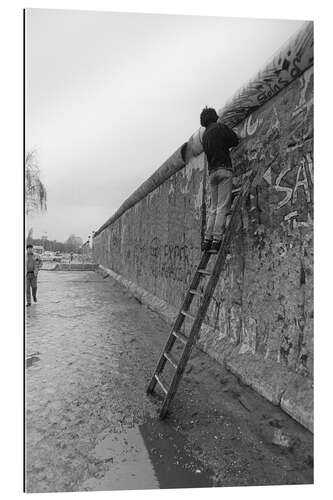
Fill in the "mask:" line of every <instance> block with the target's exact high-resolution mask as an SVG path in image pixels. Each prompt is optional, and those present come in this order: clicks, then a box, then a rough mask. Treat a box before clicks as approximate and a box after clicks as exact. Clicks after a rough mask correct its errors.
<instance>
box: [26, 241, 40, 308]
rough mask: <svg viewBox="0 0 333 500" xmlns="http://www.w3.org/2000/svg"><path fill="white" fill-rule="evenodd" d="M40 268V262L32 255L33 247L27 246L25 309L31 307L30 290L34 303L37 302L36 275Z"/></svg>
mask: <svg viewBox="0 0 333 500" xmlns="http://www.w3.org/2000/svg"><path fill="white" fill-rule="evenodd" d="M39 268H40V260H39V258H38V257H37V258H36V257H35V255H34V253H33V246H32V245H30V244H29V245H27V256H26V298H27V307H29V306H31V290H32V297H33V300H34V302H37V275H38V271H39Z"/></svg>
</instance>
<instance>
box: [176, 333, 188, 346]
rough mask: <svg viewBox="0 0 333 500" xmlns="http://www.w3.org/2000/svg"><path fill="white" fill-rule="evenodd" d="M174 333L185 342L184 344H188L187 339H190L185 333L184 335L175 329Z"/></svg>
mask: <svg viewBox="0 0 333 500" xmlns="http://www.w3.org/2000/svg"><path fill="white" fill-rule="evenodd" d="M172 335H174V336H175V337H176V338H177V339H179V340H180V341H181V342H183V344H187V341H188V339H187V338H186V337H185V335H183V334H182V333H180V332H176V331H175V330H174V331H173V332H172Z"/></svg>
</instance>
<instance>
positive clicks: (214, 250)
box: [210, 240, 222, 253]
mask: <svg viewBox="0 0 333 500" xmlns="http://www.w3.org/2000/svg"><path fill="white" fill-rule="evenodd" d="M221 243H222V241H221V240H213V243H212V246H211V247H210V251H211V252H212V253H217V252H218V251H219V250H220V247H221Z"/></svg>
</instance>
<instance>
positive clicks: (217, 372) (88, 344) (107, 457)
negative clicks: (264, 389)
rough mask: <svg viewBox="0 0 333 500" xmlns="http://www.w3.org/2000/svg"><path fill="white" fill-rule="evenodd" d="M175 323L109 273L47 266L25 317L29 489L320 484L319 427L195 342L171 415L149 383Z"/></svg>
mask: <svg viewBox="0 0 333 500" xmlns="http://www.w3.org/2000/svg"><path fill="white" fill-rule="evenodd" d="M168 332H169V327H168V326H167V325H166V324H165V323H164V322H163V321H162V320H161V319H160V318H159V317H158V316H157V315H156V314H155V313H153V312H152V311H150V310H148V309H147V308H145V307H144V306H142V305H141V304H140V303H139V302H138V301H137V300H136V299H135V298H133V297H132V296H130V295H129V293H128V292H127V291H126V290H125V289H123V288H122V287H121V286H120V285H119V284H118V283H115V282H114V281H113V280H112V279H111V278H107V279H103V276H101V275H100V274H98V273H95V272H92V271H89V272H86V271H78V272H66V271H65V272H54V271H46V270H45V271H43V270H42V271H40V273H39V279H38V303H37V304H32V306H31V307H30V308H29V309H28V310H27V316H26V489H27V491H29V492H48V491H82V490H112V489H117V490H121V489H143V488H182V487H209V486H234V485H259V484H298V483H299V484H303V483H311V482H312V481H313V453H312V446H313V443H312V435H311V434H310V433H309V432H308V431H306V430H305V429H303V428H302V427H301V426H300V425H299V424H297V423H296V422H294V421H293V420H292V419H290V418H289V417H288V416H287V415H285V414H284V413H283V412H282V411H281V410H280V409H279V408H276V407H273V406H272V405H270V404H269V403H268V402H267V401H265V400H264V399H263V398H261V397H260V396H259V395H257V394H256V393H254V392H253V391H252V390H251V389H249V388H247V387H245V386H244V385H242V384H240V383H239V382H238V381H237V380H236V378H235V377H234V376H233V375H232V374H230V373H228V372H226V371H225V370H224V369H222V368H221V366H220V365H218V364H217V363H216V362H214V361H213V360H211V359H210V358H209V357H208V356H207V355H205V354H204V353H202V352H201V351H199V350H197V349H196V350H195V351H194V353H193V355H192V358H191V360H190V362H189V365H188V368H187V370H186V373H185V375H184V378H183V381H182V383H181V384H180V387H179V390H178V393H177V395H176V398H175V400H174V403H173V406H172V411H171V412H170V415H169V417H168V418H167V419H166V420H164V421H160V420H159V419H158V417H157V415H158V409H159V402H158V401H156V400H155V399H153V398H149V397H147V396H146V393H145V390H146V387H147V384H148V381H149V379H150V376H151V373H152V371H153V369H154V366H155V363H156V360H157V357H158V355H159V353H160V350H161V348H162V346H163V344H164V342H165V340H166V337H167V336H168Z"/></svg>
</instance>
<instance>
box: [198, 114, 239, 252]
mask: <svg viewBox="0 0 333 500" xmlns="http://www.w3.org/2000/svg"><path fill="white" fill-rule="evenodd" d="M217 120H218V115H217V113H216V111H215V109H213V108H207V107H206V108H204V109H203V110H202V112H201V114H200V123H201V125H202V126H203V127H205V129H206V130H205V132H204V134H203V137H202V146H203V150H204V152H205V154H206V157H207V161H208V173H209V183H210V189H211V206H210V211H209V217H208V222H207V230H206V235H205V238H204V241H203V244H202V250H209V248H211V249H212V251H215V252H216V251H217V250H218V249H219V248H220V245H221V241H222V235H223V231H224V228H225V223H226V217H227V213H228V212H229V209H230V205H231V195H232V174H233V171H232V163H231V158H230V153H229V149H230V148H232V147H234V146H237V145H238V143H239V139H238V137H237V135H236V134H235V132H233V130H231V128H229V127H228V126H227V125H225V124H224V123H218V122H217Z"/></svg>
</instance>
